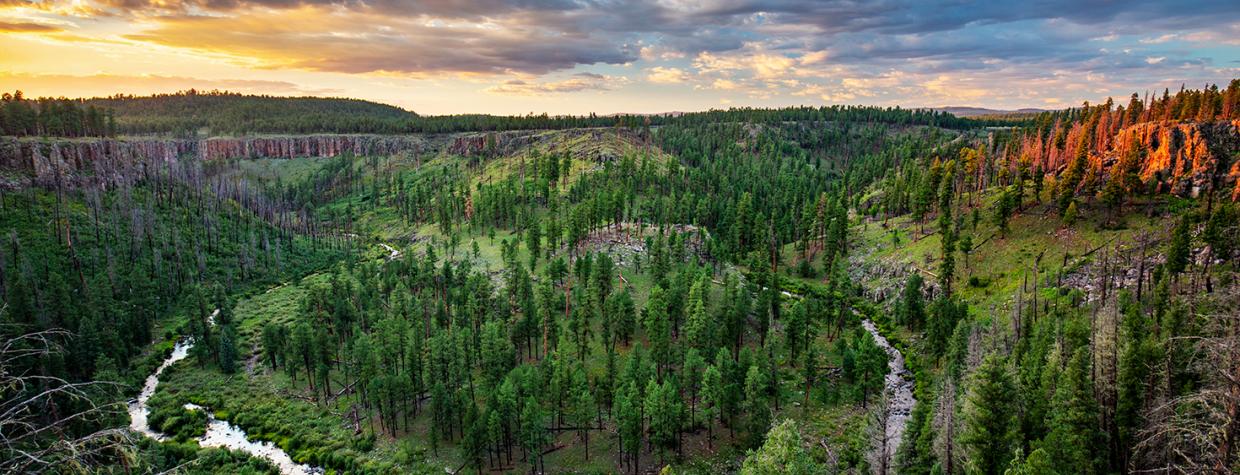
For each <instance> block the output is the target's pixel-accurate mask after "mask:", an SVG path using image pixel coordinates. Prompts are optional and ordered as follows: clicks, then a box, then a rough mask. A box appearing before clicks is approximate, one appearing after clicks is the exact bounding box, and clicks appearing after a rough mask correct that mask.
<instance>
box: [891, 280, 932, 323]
mask: <svg viewBox="0 0 1240 475" xmlns="http://www.w3.org/2000/svg"><path fill="white" fill-rule="evenodd" d="M923 282H925V281H924V280H923V279H922V278H921V274H918V273H916V272H914V273H912V274H909V276H908V279H906V280H905V281H904V291H903V292H902V293H901V294H900V295H901V299H900V306H899V307H898V311H897V313H896V320H897V321H898V322H899V323H902V324H904V325H908V327H909V328H912V329H917V328H921V326H922V324H923V323H925V321H926V304H925V300H924V297H923V296H922V290H921V288H922V285H923Z"/></svg>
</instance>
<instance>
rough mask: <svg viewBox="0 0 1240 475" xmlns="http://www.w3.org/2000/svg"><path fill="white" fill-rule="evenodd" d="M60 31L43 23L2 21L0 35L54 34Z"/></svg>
mask: <svg viewBox="0 0 1240 475" xmlns="http://www.w3.org/2000/svg"><path fill="white" fill-rule="evenodd" d="M58 31H62V30H61V28H60V27H57V26H52V25H44V24H42V23H24V22H21V23H18V22H8V21H0V33H53V32H58Z"/></svg>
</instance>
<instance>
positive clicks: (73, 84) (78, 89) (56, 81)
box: [0, 71, 342, 97]
mask: <svg viewBox="0 0 1240 475" xmlns="http://www.w3.org/2000/svg"><path fill="white" fill-rule="evenodd" d="M9 89H22V90H23V91H26V92H27V93H28V94H29V95H33V96H60V95H64V94H65V91H74V93H75V94H74V95H75V96H78V97H89V96H110V95H113V94H155V93H168V92H176V91H183V90H186V89H198V90H203V91H209V90H213V89H218V90H227V91H233V92H244V93H250V94H280V95H311V96H314V95H337V94H340V93H341V92H342V91H340V90H338V89H308V88H303V87H301V86H299V85H297V84H294V83H291V82H286V81H264V80H256V79H200V78H191V77H180V76H156V75H134V76H130V75H113V74H95V75H86V76H75V75H65V74H28V73H13V72H5V71H0V90H9Z"/></svg>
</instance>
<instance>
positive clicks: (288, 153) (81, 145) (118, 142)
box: [0, 135, 434, 183]
mask: <svg viewBox="0 0 1240 475" xmlns="http://www.w3.org/2000/svg"><path fill="white" fill-rule="evenodd" d="M433 148H434V147H433V144H431V143H430V142H428V141H427V140H426V139H425V138H424V137H416V136H380V135H310V136H299V137H242V138H210V139H204V140H181V139H18V138H14V137H3V138H0V167H2V168H7V169H11V170H19V171H24V172H26V173H29V174H30V175H32V178H33V179H34V181H35V182H36V183H52V182H54V181H55V179H56V177H57V176H58V175H59V176H61V177H62V178H64V177H73V176H76V175H81V174H93V175H95V176H99V177H102V178H106V175H111V174H124V173H126V172H128V171H132V170H134V169H141V168H142V167H145V166H146V165H147V164H150V163H152V162H156V161H163V162H173V161H176V160H179V159H181V158H185V157H196V158H198V159H200V160H227V159H239V158H298V157H334V156H337V155H341V154H344V153H351V154H353V155H357V156H365V155H393V154H397V153H402V152H407V151H408V152H414V153H420V152H423V151H428V150H432V149H433Z"/></svg>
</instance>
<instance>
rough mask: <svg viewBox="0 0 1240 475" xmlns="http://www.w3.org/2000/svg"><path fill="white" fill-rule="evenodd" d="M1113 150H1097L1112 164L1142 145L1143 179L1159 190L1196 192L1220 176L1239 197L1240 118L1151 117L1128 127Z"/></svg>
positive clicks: (1221, 182) (1184, 193)
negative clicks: (1192, 119) (1187, 119)
mask: <svg viewBox="0 0 1240 475" xmlns="http://www.w3.org/2000/svg"><path fill="white" fill-rule="evenodd" d="M1112 143H1114V144H1115V146H1114V148H1113V150H1111V151H1110V152H1109V153H1104V154H1099V155H1095V159H1098V160H1102V165H1103V166H1104V167H1105V166H1110V165H1112V164H1114V163H1117V162H1118V159H1119V157H1122V156H1124V154H1126V153H1128V152H1129V149H1130V148H1131V147H1133V146H1134V144H1135V146H1137V147H1140V148H1141V149H1142V152H1143V153H1144V159H1143V160H1142V161H1141V163H1140V166H1141V172H1140V175H1141V179H1142V180H1143V181H1145V182H1146V183H1152V184H1154V185H1155V186H1157V187H1158V192H1160V193H1172V194H1176V195H1180V196H1194V197H1195V196H1197V195H1198V194H1199V193H1201V192H1203V191H1206V190H1209V189H1210V186H1211V182H1212V180H1214V177H1215V176H1217V177H1218V179H1219V183H1218V186H1219V187H1220V189H1228V190H1232V196H1233V199H1236V198H1240V187H1238V185H1240V183H1238V179H1240V164H1238V163H1235V162H1237V154H1238V153H1240V120H1236V121H1231V122H1227V121H1217V122H1147V123H1143V124H1138V125H1134V126H1131V127H1127V128H1124V129H1122V130H1120V131H1119V133H1118V134H1116V136H1115V140H1114V141H1113V142H1112Z"/></svg>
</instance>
